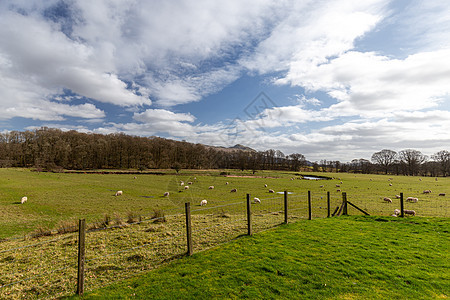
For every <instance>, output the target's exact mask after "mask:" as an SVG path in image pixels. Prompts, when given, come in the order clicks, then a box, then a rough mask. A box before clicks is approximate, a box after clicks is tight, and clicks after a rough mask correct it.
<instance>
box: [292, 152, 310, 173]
mask: <svg viewBox="0 0 450 300" xmlns="http://www.w3.org/2000/svg"><path fill="white" fill-rule="evenodd" d="M288 159H289V162H290V166H291V170H292V171H296V172H297V171H298V170H300V168H301V167H303V166H304V165H305V164H306V158H305V156H304V155H303V154H300V153H292V154H291V155H288Z"/></svg>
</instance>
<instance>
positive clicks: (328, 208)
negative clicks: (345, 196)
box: [327, 191, 331, 218]
mask: <svg viewBox="0 0 450 300" xmlns="http://www.w3.org/2000/svg"><path fill="white" fill-rule="evenodd" d="M327 211H328V214H327V218H329V217H330V213H331V207H330V191H328V192H327Z"/></svg>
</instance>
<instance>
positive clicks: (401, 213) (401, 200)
mask: <svg viewBox="0 0 450 300" xmlns="http://www.w3.org/2000/svg"><path fill="white" fill-rule="evenodd" d="M404 208H405V207H404V203H403V193H400V217H402V218H404V217H405V212H404V211H403V209H404Z"/></svg>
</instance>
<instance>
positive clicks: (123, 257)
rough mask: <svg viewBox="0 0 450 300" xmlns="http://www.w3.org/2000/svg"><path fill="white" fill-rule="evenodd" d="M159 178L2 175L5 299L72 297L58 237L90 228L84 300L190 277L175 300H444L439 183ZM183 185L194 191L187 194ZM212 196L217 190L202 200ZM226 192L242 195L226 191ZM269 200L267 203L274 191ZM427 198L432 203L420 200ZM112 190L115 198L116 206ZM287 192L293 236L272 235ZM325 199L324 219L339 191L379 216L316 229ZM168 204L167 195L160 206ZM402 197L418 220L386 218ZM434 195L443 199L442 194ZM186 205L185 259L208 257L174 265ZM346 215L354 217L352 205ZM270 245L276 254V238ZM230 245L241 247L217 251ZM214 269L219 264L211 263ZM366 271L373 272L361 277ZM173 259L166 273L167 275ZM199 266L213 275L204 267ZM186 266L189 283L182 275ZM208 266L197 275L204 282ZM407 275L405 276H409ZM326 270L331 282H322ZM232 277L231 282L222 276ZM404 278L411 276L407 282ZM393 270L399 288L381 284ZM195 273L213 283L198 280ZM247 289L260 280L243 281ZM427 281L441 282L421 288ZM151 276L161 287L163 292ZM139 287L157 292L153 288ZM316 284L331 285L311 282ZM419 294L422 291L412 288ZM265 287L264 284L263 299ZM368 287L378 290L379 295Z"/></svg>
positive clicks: (371, 178) (272, 175)
mask: <svg viewBox="0 0 450 300" xmlns="http://www.w3.org/2000/svg"><path fill="white" fill-rule="evenodd" d="M158 172H159V173H161V174H162V175H156V174H137V175H136V174H85V173H83V172H80V173H77V174H74V173H42V172H41V173H37V172H32V171H30V170H28V169H0V209H1V212H2V213H1V214H2V218H0V238H2V240H1V242H0V269H1V272H0V273H1V276H0V286H1V289H0V298H2V299H3V298H5V299H37V298H48V297H61V296H67V295H71V294H73V293H74V291H75V290H76V274H77V271H76V267H77V244H78V243H77V232H70V231H68V232H67V233H64V234H55V233H57V232H58V231H59V232H60V233H62V232H64V231H66V230H65V228H66V227H67V226H70V225H71V226H73V227H74V228H75V229H76V224H77V220H78V219H80V218H85V219H86V221H87V224H88V229H90V230H89V231H88V233H87V236H86V283H85V284H86V290H87V291H88V292H93V293H92V295H91V296H89V297H93V298H96V297H97V298H110V297H112V298H115V297H118V298H128V297H131V295H132V294H135V295H138V297H141V298H145V296H144V295H150V294H151V295H153V294H155V295H161V296H160V297H161V298H167V297H168V298H171V297H169V295H167V294H164V293H162V292H161V291H162V290H165V289H167V287H166V286H165V284H166V283H164V282H167V281H169V282H173V280H175V281H177V284H181V283H182V282H186V280H191V279H192V280H193V281H187V282H186V284H187V286H186V287H181V286H180V287H179V294H177V295H176V297H175V298H185V297H189V295H191V293H193V297H194V298H201V295H202V294H204V295H211V297H213V298H214V297H217V298H241V297H251V298H261V297H263V298H280V297H281V298H283V297H286V298H292V297H294V296H293V295H294V294H295V295H305V296H304V297H305V298H322V296H323V295H328V296H329V298H345V299H348V298H355V297H357V298H360V296H361V295H362V296H361V297H363V298H385V297H386V296H388V295H389V293H390V292H392V291H395V289H394V286H393V285H392V284H391V283H390V282H389V281H392V282H393V283H395V285H398V284H401V285H402V289H401V291H402V293H403V292H410V293H412V292H414V291H415V290H417V292H414V293H412V294H411V295H416V296H417V295H425V296H424V298H429V296H430V297H432V298H433V297H436V298H439V297H441V298H445V297H447V296H448V286H445V284H443V283H442V282H445V280H442V276H441V273H442V265H443V266H445V267H447V268H448V263H447V264H446V263H442V261H444V260H445V259H447V258H448V253H447V252H445V251H443V249H446V248H448V246H449V245H448V242H449V239H448V229H449V228H448V227H449V226H448V225H449V223H448V216H449V213H450V211H449V210H450V209H449V208H450V207H449V200H448V197H449V195H450V184H449V183H450V181H449V179H448V178H438V179H437V180H435V178H419V177H404V176H385V175H359V174H340V173H339V174H333V173H320V174H319V173H317V174H313V173H308V175H325V176H329V177H330V178H332V179H330V180H317V181H316V180H301V179H299V178H300V176H299V175H298V174H295V173H292V172H273V171H259V172H257V173H256V174H254V176H253V174H251V172H241V171H236V170H233V171H231V170H227V171H226V172H227V173H229V174H228V175H229V176H228V177H227V176H224V175H221V173H222V172H224V171H223V170H221V171H218V170H201V171H199V170H182V171H180V173H179V174H177V173H175V172H174V171H173V170H170V171H168V170H161V171H158ZM222 174H223V173H222ZM181 181H183V182H184V184H185V185H181ZM188 182H192V184H188ZM227 183H228V184H227ZM186 185H187V186H189V189H185V188H184V187H185V186H186ZM265 185H267V187H265ZM336 185H340V186H339V187H336ZM210 186H214V188H213V189H209V187H210ZM231 189H237V192H235V193H232V192H230V191H231ZM269 189H273V190H274V191H275V192H276V193H269ZM338 189H339V190H340V191H338ZM425 189H430V190H432V191H433V192H432V193H431V194H423V193H422V191H423V190H425ZM117 190H122V191H123V195H122V196H118V197H116V196H114V194H115V192H116V191H117ZM282 191H288V192H289V195H288V199H289V222H297V224H299V225H296V224H294V225H289V226H284V225H283V226H282V227H281V228H280V231H278V230H276V231H273V230H272V228H274V227H277V226H278V225H280V224H281V223H283V220H284V215H283V194H282ZM308 191H311V195H312V215H313V220H312V221H308V220H304V219H305V218H306V217H307V213H308V210H307V193H308ZM327 191H329V192H330V198H331V208H332V210H334V208H335V207H336V206H338V205H340V204H341V203H342V193H341V192H346V193H347V198H348V200H349V201H351V202H352V203H354V204H356V205H358V206H359V207H360V208H362V209H365V210H366V211H368V212H369V213H370V214H371V215H373V216H375V217H372V216H371V217H341V218H330V219H324V218H323V217H325V216H326V214H327V210H326V198H327V195H326V193H327ZM165 192H169V193H170V195H169V196H168V197H164V196H163V195H164V193H165ZM400 192H403V193H404V196H405V198H406V197H408V196H414V197H418V198H419V202H418V203H406V204H405V205H406V208H407V209H414V210H415V211H416V212H417V215H416V217H408V218H405V219H400V218H394V217H389V216H390V215H391V214H392V212H393V210H394V209H395V208H399V201H398V200H396V199H395V195H396V194H399V193H400ZM247 193H249V194H251V197H252V198H253V197H258V198H260V199H261V203H260V204H256V203H253V204H252V205H251V208H252V224H253V229H254V232H255V233H256V234H257V235H255V236H254V237H249V238H243V239H240V238H239V237H241V236H242V235H245V234H246V232H247V227H246V202H245V199H246V194H247ZM439 193H446V196H438V194H439ZM22 196H27V197H28V201H27V202H26V203H25V204H20V199H21V197H22ZM384 197H391V198H392V200H393V203H385V202H384V201H383V200H382V198H384ZM202 199H207V201H208V204H207V205H206V206H200V205H199V204H200V201H201V200H202ZM185 202H190V203H191V212H192V232H193V248H194V252H195V253H199V252H201V251H205V250H207V249H210V248H213V249H214V250H213V251H211V252H202V254H198V255H194V257H193V258H186V259H182V260H178V258H181V257H183V256H184V253H185V252H186V232H185V231H186V229H185V219H184V218H185V217H184V215H183V212H184V204H185ZM349 213H350V214H351V215H356V216H360V215H361V213H360V212H358V211H357V210H355V209H354V208H352V207H349ZM158 216H159V217H161V218H164V220H165V222H156V221H159V220H160V219H156V220H155V219H154V217H158ZM379 216H384V217H381V218H380V217H379ZM441 217H444V218H441ZM445 217H447V218H445ZM107 220H108V222H107ZM98 224H100V225H98ZM101 224H103V225H101ZM291 226H292V227H291ZM267 230H268V231H267ZM291 231H292V233H291ZM50 233H52V234H50ZM260 234H261V236H260ZM277 238H279V239H280V241H279V242H276V241H275V240H274V239H277ZM233 240H236V241H234V242H231V243H228V244H227V245H226V246H225V247H224V248H223V247H222V246H221V247H219V248H217V245H221V244H224V243H227V242H230V241H233ZM256 241H257V242H256ZM233 245H234V246H233ZM222 248H223V249H224V250H223V252H222ZM297 248H298V249H297ZM267 249H269V250H270V249H277V250H276V251H275V250H274V251H267ZM235 250H236V251H238V252H237V253H235V252H233V251H235ZM217 251H218V252H217ZM299 251H300V252H299ZM360 252H361V253H362V254H361V253H360ZM211 253H216V254H217V253H218V254H217V255H219V257H218V258H212V256H210V255H216V254H211ZM255 253H260V254H261V255H260V254H258V255H257V256H255ZM364 253H365V254H364ZM408 253H413V254H414V255H412V256H411V255H409V254H408ZM322 254H323V255H324V256H323V257H322ZM204 255H205V257H210V258H204ZM237 257H242V259H244V257H248V258H250V257H255V259H257V260H256V262H257V263H258V264H260V265H261V268H263V271H264V272H261V270H260V269H258V268H256V269H255V268H254V267H252V265H253V264H251V262H252V260H251V259H249V260H248V261H247V262H240V260H235V259H234V258H237ZM352 257H354V258H355V259H352ZM204 259H206V260H204ZM216 259H217V260H218V261H220V260H221V259H226V260H225V261H223V262H221V263H219V264H216V263H214V261H215V260H216ZM365 259H368V262H369V263H370V264H369V265H368V267H367V269H366V268H365V264H366V261H365ZM173 260H175V264H172V263H171V264H169V265H167V266H166V264H167V263H168V262H171V261H173ZM208 260H212V261H213V264H212V265H209V264H208ZM244 260H245V259H244ZM283 260H285V261H283ZM304 261H305V262H304ZM303 262H304V263H303ZM377 262H382V263H381V265H380V264H379V263H377ZM420 262H421V263H422V266H420ZM184 263H187V264H188V265H183V264H184ZM196 263H198V265H197V266H196V265H195V264H196ZM191 264H192V265H193V269H192V270H194V271H189V268H190V267H189V266H190V265H191ZM276 264H280V267H278V265H276ZM203 265H204V266H205V267H204V268H205V269H204V270H203V271H201V270H200V269H201V268H202V267H201V266H203ZM222 265H223V267H221V266H222ZM407 265H412V266H413V267H412V268H409V269H408V268H407V267H406V266H407ZM240 266H243V268H242V269H241V270H239V267H240ZM281 267H282V268H281ZM430 267H431V268H430ZM154 268H157V269H158V270H157V271H156V272H155V273H153V272H151V273H148V275H145V276H150V277H145V278H146V279H136V280H137V281H136V282H137V283H136V282H133V283H129V284H128V285H129V286H131V287H132V288H129V286H128V285H127V286H126V287H125V286H124V285H123V284H119V286H115V287H114V288H112V289H113V290H115V289H116V288H117V289H118V290H117V291H118V292H117V293H116V294H114V293H115V292H114V291H112V290H111V289H106V290H104V289H101V290H98V289H100V288H102V287H104V286H109V285H111V284H113V283H114V282H116V281H121V280H124V279H126V278H129V277H136V276H138V275H142V274H146V273H147V272H148V271H149V270H152V269H154ZM174 268H175V269H174ZM177 268H180V269H177ZM197 268H198V271H195V270H197ZM296 268H297V269H296ZM298 268H299V269H298ZM326 269H329V271H330V272H329V273H328V272H325V273H326V274H323V273H324V270H326ZM227 270H232V271H236V272H237V273H233V274H235V275H232V276H231V277H230V276H225V274H226V272H227ZM408 270H411V272H410V273H405V272H409V271H408ZM391 271H392V272H393V273H392V274H396V276H400V277H393V276H394V275H389V274H390V272H391ZM160 272H161V273H160ZM193 272H194V273H195V274H194V273H193ZM204 272H207V273H208V274H210V277H204V276H203V275H204ZM217 272H219V273H217ZM255 272H256V273H255ZM279 272H281V273H279ZM417 272H418V273H417ZM172 273H173V274H172ZM151 274H155V275H151ZM177 274H178V275H177ZM183 274H184V275H183ZM202 274H203V275H202ZM280 274H288V275H286V276H285V275H280ZM402 274H405V275H402ZM408 274H409V275H408ZM415 274H419V275H415ZM187 275H189V276H187ZM200 275H202V277H201V278H205V280H206V284H205V285H204V286H203V287H202V288H198V287H197V285H198V284H200V285H201V280H200V279H199V278H200V277H199V276H200ZM152 276H155V277H152ZM177 276H181V277H182V278H178V277H177ZM236 276H237V277H236ZM305 276H306V278H307V279H304V277H305ZM317 276H319V277H317ZM401 276H403V277H401ZM253 277H256V278H258V279H255V280H250V281H248V280H246V279H245V280H244V278H253ZM419 277H420V278H419ZM422 277H423V278H425V279H429V280H431V279H433V280H435V279H436V280H437V281H436V283H429V282H427V280H425V279H423V280H422ZM155 278H160V279H161V280H160V282H158V280H156V279H155ZM183 278H184V279H183ZM217 278H224V279H223V280H222V279H221V280H218V279H217ZM225 278H228V279H229V280H225ZM405 278H406V279H405ZM163 279H164V280H163ZM356 279H358V280H356ZM444 279H445V277H444ZM447 279H448V276H447ZM140 280H144V281H149V282H155V280H156V282H155V285H154V287H152V288H150V287H147V286H146V285H145V284H144V283H142V282H141V281H140ZM197 281H198V282H197ZM322 281H323V282H324V284H325V283H326V284H327V287H325V286H320V285H319V284H318V282H322ZM402 282H403V283H402ZM422 282H425V283H426V285H425V287H421V286H420V285H421V283H422ZM267 283H273V285H270V287H269V288H267V289H265V288H264V286H266V284H267ZM360 283H362V284H360ZM124 284H125V283H124ZM377 284H378V285H380V284H381V285H382V287H381V288H378V289H375V290H374V287H375V286H376V285H377ZM403 285H405V286H404V287H403ZM303 286H304V288H305V290H303ZM190 287H192V288H193V289H192V288H190ZM300 287H302V288H301V290H299V289H300ZM122 288H124V289H122ZM121 289H122V290H121ZM128 289H130V290H128ZM440 289H441V290H442V289H443V291H441V292H440ZM197 290H198V292H196V291H197ZM129 292H130V293H129ZM302 293H305V294H302ZM371 293H372V294H371ZM103 295H108V296H103ZM139 295H140V296H139ZM164 295H165V296H164ZM368 295H374V296H373V297H368ZM398 295H401V294H398ZM442 295H443V296H442ZM328 296H327V297H328ZM402 297H403V296H398V298H402ZM294 298H296V297H294ZM388 298H389V297H388ZM394 298H395V297H394ZM406 298H411V299H412V298H414V297H412V296H411V297H409V296H408V297H406ZM419 298H421V297H419Z"/></svg>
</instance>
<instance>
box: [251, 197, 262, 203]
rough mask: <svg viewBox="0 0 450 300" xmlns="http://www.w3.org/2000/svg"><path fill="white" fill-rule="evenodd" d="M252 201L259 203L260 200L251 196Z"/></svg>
mask: <svg viewBox="0 0 450 300" xmlns="http://www.w3.org/2000/svg"><path fill="white" fill-rule="evenodd" d="M253 201H254V202H255V203H261V200H260V199H259V198H256V197H255V198H253Z"/></svg>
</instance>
